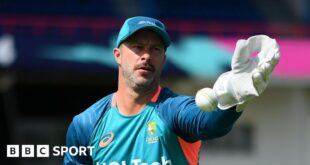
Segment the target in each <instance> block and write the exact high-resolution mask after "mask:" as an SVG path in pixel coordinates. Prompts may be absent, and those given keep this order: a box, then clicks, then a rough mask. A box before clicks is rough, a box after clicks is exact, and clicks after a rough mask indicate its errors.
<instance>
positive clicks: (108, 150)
mask: <svg viewBox="0 0 310 165" xmlns="http://www.w3.org/2000/svg"><path fill="white" fill-rule="evenodd" d="M255 42H256V43H257V41H255ZM170 43H171V41H170V38H169V36H168V34H167V32H166V30H165V26H164V24H162V23H161V22H160V21H159V20H156V19H153V18H148V17H133V18H129V19H127V20H126V21H125V23H124V24H123V26H122V28H121V30H120V32H119V35H118V38H117V41H116V48H114V50H113V54H114V58H115V60H116V62H117V64H118V70H119V73H118V90H117V91H116V92H115V93H112V94H110V95H108V96H106V97H104V98H102V99H101V100H99V101H98V102H96V103H95V104H94V105H92V106H91V107H89V108H88V109H87V110H86V111H84V112H82V113H81V114H79V115H77V116H75V117H74V119H73V121H72V123H71V124H70V126H69V128H68V133H67V146H68V147H71V146H77V147H78V146H92V147H93V149H92V150H91V152H88V155H87V156H72V155H70V154H69V153H67V154H66V155H65V158H64V164H96V165H97V164H98V165H99V164H100V165H158V164H162V165H172V164H175V165H185V164H191V165H193V164H198V154H199V149H200V145H201V140H210V139H213V138H216V137H220V136H223V135H225V134H227V133H228V132H229V131H230V130H231V128H232V126H233V124H234V122H235V121H236V120H237V119H238V118H239V116H240V115H241V110H242V108H240V107H242V105H244V104H243V103H244V102H245V101H246V102H247V101H248V100H250V99H251V98H252V97H253V96H254V95H251V94H249V92H245V94H243V93H238V92H237V95H236V94H235V93H233V92H231V90H230V88H225V89H226V90H224V91H220V92H219V90H217V88H214V89H215V94H216V97H218V98H217V99H218V100H217V101H218V104H219V107H221V105H222V103H224V105H225V106H223V109H227V110H225V111H222V110H218V111H216V109H213V110H215V111H213V112H204V111H202V110H201V109H203V107H202V108H201V109H200V108H199V107H198V106H197V104H196V103H195V98H194V97H192V96H180V95H177V94H175V93H173V92H172V91H171V90H169V89H168V88H161V87H160V75H161V72H162V69H163V66H164V63H165V61H166V55H165V51H166V49H167V48H168V46H169V45H170ZM239 45H240V44H239ZM247 47H249V46H248V45H247V44H244V45H243V47H242V48H243V49H245V48H247ZM242 52H243V51H242V49H241V53H242ZM239 53H240V52H239ZM248 54H249V53H248ZM273 54H274V53H273ZM197 60H199V59H197ZM258 63H260V62H259V61H256V62H255V64H258ZM244 64H245V63H243V64H242V65H244ZM255 64H253V65H251V66H255V67H254V68H253V67H252V68H251V67H247V69H252V70H254V69H255V68H258V67H257V65H255ZM275 64H276V62H274V63H273V65H272V68H271V67H269V68H267V69H269V70H268V74H265V72H266V73H267V70H266V68H265V70H260V71H259V72H258V73H257V74H259V76H256V77H260V79H259V80H260V81H259V83H260V84H262V85H259V88H260V89H262V90H258V89H257V90H256V91H259V94H260V93H261V92H262V91H263V89H264V88H265V87H266V81H265V80H266V79H263V78H262V76H263V77H264V78H266V76H267V77H268V76H269V74H270V72H271V70H272V69H273V67H274V65H275ZM245 71H246V69H245V70H243V71H240V73H243V72H245ZM228 75H230V77H238V76H239V77H241V78H242V77H246V76H244V75H242V74H239V72H238V73H234V74H228ZM223 77H224V78H223ZM222 79H224V80H222ZM226 79H227V78H225V76H222V78H220V80H221V83H217V82H216V84H220V85H217V86H221V84H223V82H227V83H228V84H232V85H233V84H234V83H235V82H234V81H232V82H231V81H229V80H231V79H230V78H228V80H226ZM250 79H251V82H250V83H246V82H244V83H245V84H246V86H251V84H253V81H252V78H250ZM245 81H249V80H247V79H245ZM240 83H243V82H239V84H240ZM254 83H255V81H254ZM216 84H215V87H216ZM224 84H225V83H224ZM249 84H250V85H249ZM228 86H231V85H228ZM237 87H238V85H237ZM255 88H257V87H256V86H255ZM232 89H233V90H234V91H236V90H237V91H238V88H237V89H236V88H232ZM241 91H242V90H241ZM225 92H226V93H225ZM223 96H224V101H223ZM206 98H207V99H208V95H206ZM210 98H211V99H212V97H210ZM236 107H238V108H236ZM236 109H238V110H236ZM240 109H241V110H240Z"/></svg>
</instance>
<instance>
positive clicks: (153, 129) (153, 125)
mask: <svg viewBox="0 0 310 165" xmlns="http://www.w3.org/2000/svg"><path fill="white" fill-rule="evenodd" d="M147 130H148V131H149V134H150V135H151V136H153V135H154V134H155V132H156V122H155V121H150V122H148V123H147Z"/></svg>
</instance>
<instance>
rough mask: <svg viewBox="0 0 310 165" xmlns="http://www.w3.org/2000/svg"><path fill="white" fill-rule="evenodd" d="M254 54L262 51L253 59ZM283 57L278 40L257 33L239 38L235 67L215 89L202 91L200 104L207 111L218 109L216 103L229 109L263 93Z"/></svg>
mask: <svg viewBox="0 0 310 165" xmlns="http://www.w3.org/2000/svg"><path fill="white" fill-rule="evenodd" d="M253 53H258V54H257V56H256V57H253V58H251V55H252V54H253ZM279 59H280V52H279V46H278V44H277V42H276V40H275V39H271V38H269V37H268V36H266V35H257V36H253V37H250V38H248V39H247V40H243V39H242V40H238V42H237V44H236V48H235V51H234V55H233V57H232V63H231V67H232V70H231V71H229V72H226V73H223V74H222V75H221V76H220V77H219V78H218V79H217V80H216V82H215V84H214V86H213V90H211V91H210V90H206V89H205V88H204V89H202V90H200V91H198V92H197V94H196V104H197V105H198V106H199V107H200V108H201V109H202V110H205V111H212V110H215V108H216V107H214V105H217V107H219V108H220V109H228V108H230V107H232V106H235V105H241V104H243V103H245V102H247V101H248V100H250V99H252V98H253V97H255V96H259V95H260V94H261V93H262V92H263V91H264V90H265V89H266V87H267V85H268V81H269V78H270V75H271V73H272V71H273V69H274V68H275V66H276V65H277V63H278V62H279ZM206 91H207V92H206ZM216 103H217V104H216Z"/></svg>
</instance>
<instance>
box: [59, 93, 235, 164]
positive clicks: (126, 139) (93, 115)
mask: <svg viewBox="0 0 310 165" xmlns="http://www.w3.org/2000/svg"><path fill="white" fill-rule="evenodd" d="M239 116H240V113H238V112H236V111H235V108H231V109H229V110H225V111H222V110H219V111H214V112H202V111H201V110H199V108H198V107H197V106H196V104H195V100H194V97H192V96H180V95H176V94H175V93H173V92H172V91H171V90H169V89H168V88H163V89H161V88H159V89H158V92H157V94H156V95H155V96H154V97H153V98H152V99H151V100H150V101H149V103H148V104H147V105H146V106H145V107H144V108H143V110H141V112H140V113H138V114H135V115H132V116H124V115H122V114H121V113H120V112H119V111H118V109H117V107H116V106H114V105H112V94H111V95H108V96H106V97H104V98H103V99H101V100H99V101H98V102H96V103H95V104H94V105H92V106H91V107H90V108H88V109H87V110H86V111H84V112H82V113H81V114H79V115H77V116H75V117H74V119H73V121H72V122H71V124H70V126H69V128H68V132H67V141H66V143H67V146H68V147H71V146H76V147H78V146H92V147H93V149H92V151H91V153H90V152H88V154H87V155H86V156H71V155H70V154H69V153H67V154H66V155H65V158H64V164H95V165H172V164H173V165H187V164H198V154H199V148H200V144H201V142H200V140H209V139H212V138H215V137H219V136H223V135H225V134H226V133H228V132H229V131H230V130H231V128H232V125H233V124H234V122H235V121H236V120H237V119H238V118H239Z"/></svg>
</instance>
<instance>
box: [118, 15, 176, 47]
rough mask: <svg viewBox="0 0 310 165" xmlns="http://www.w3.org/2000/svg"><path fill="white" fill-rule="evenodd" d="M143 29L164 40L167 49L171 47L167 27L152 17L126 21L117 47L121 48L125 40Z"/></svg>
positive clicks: (134, 18)
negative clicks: (154, 33) (151, 31)
mask: <svg viewBox="0 0 310 165" xmlns="http://www.w3.org/2000/svg"><path fill="white" fill-rule="evenodd" d="M141 29H151V30H153V31H155V32H156V33H157V34H158V35H159V36H160V37H161V38H162V40H163V42H164V45H165V46H166V48H167V47H168V46H169V45H170V43H171V40H170V37H169V35H168V33H167V31H166V28H165V25H164V24H163V23H162V22H160V21H159V20H157V19H154V18H150V17H142V16H137V17H132V18H128V19H126V21H125V22H124V24H123V26H122V28H121V30H120V32H119V34H118V37H117V40H116V47H119V46H120V44H121V43H122V42H123V41H124V40H126V39H127V38H128V37H130V36H131V35H132V34H133V33H135V32H136V31H138V30H141Z"/></svg>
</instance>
